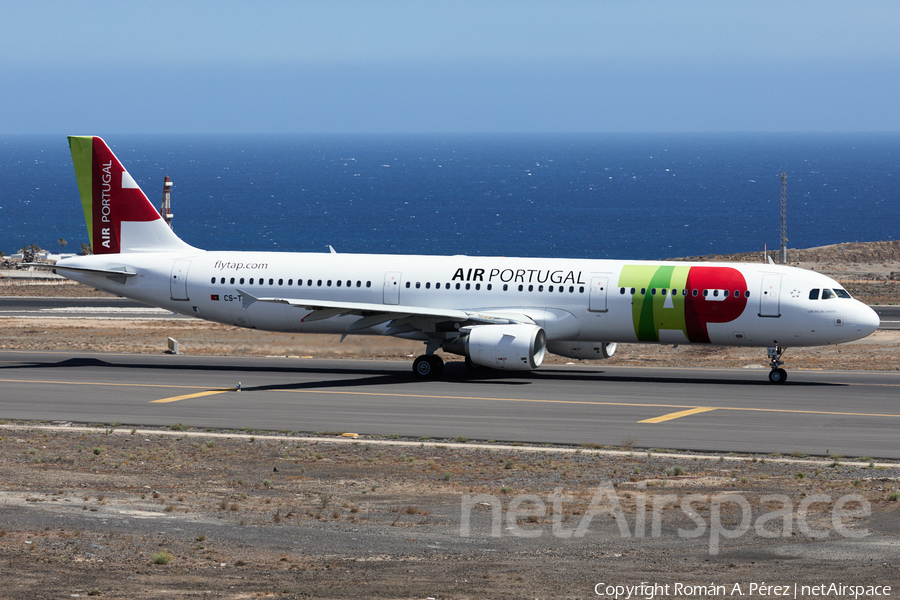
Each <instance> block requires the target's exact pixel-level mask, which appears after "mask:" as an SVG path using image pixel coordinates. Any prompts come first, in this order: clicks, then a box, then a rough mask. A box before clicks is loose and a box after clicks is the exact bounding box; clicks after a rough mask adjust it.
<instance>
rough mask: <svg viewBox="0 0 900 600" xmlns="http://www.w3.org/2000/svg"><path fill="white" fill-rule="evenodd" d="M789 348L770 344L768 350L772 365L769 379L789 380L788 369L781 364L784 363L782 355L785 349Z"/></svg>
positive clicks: (779, 381) (777, 380) (776, 380)
mask: <svg viewBox="0 0 900 600" xmlns="http://www.w3.org/2000/svg"><path fill="white" fill-rule="evenodd" d="M785 350H787V348H785V347H784V346H769V347H768V348H767V349H766V351H767V352H768V353H769V366H770V367H771V369H772V370H771V371H769V381H771V382H772V383H784V382H785V381H787V371H785V370H784V369H782V368H781V365H783V364H784V361H782V360H781V355H782V354H784V351H785Z"/></svg>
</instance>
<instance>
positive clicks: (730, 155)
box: [0, 133, 900, 259]
mask: <svg viewBox="0 0 900 600" xmlns="http://www.w3.org/2000/svg"><path fill="white" fill-rule="evenodd" d="M104 139H105V140H106V142H107V143H108V144H109V145H110V147H111V148H112V149H113V151H114V152H115V153H116V155H117V156H118V157H119V159H120V160H121V161H122V163H123V164H124V165H125V168H126V169H128V171H129V172H130V173H131V175H132V176H133V177H134V178H135V180H136V181H137V182H138V183H139V184H140V185H141V187H142V189H143V190H144V192H145V193H146V194H147V196H148V197H149V198H150V201H151V202H152V203H153V204H154V205H156V206H157V208H158V207H159V206H160V201H161V197H162V189H163V178H164V177H165V176H166V175H168V176H169V177H170V178H171V179H172V180H173V182H174V188H173V189H172V208H173V213H174V215H175V218H174V222H173V226H174V229H175V231H176V233H177V234H178V235H179V236H180V237H182V239H184V240H185V241H186V242H188V243H189V244H192V245H194V246H196V247H198V248H203V249H207V250H259V251H297V252H327V251H328V246H329V245H330V246H333V247H334V248H335V250H337V251H338V252H354V253H356V252H371V253H385V254H432V255H434V254H468V255H481V256H488V255H503V256H547V257H551V256H552V257H566V258H616V259H664V258H672V257H679V256H697V255H704V254H726V253H736V252H751V251H761V250H762V249H763V246H764V245H766V246H768V248H769V249H776V248H778V246H779V239H780V237H779V236H780V197H781V180H780V176H779V174H780V172H781V171H782V170H785V171H786V172H787V198H788V200H787V227H788V229H787V232H788V239H789V243H788V246H789V247H790V248H806V247H813V246H822V245H828V244H835V243H841V242H857V241H881V240H893V239H898V238H900V202H898V198H900V181H898V174H900V134H896V133H890V134H869V133H864V134H845V133H840V134H795V133H792V134H579V135H575V134H558V135H552V134H503V135H500V134H478V135H474V134H473V135H462V134H460V135H438V134H419V135H235V136H226V135H111V136H104ZM60 238H63V239H65V240H66V241H67V242H68V244H67V246H66V247H65V251H66V252H78V251H79V249H80V245H81V243H84V242H87V231H86V228H85V224H84V216H83V213H82V210H81V203H80V201H79V196H78V191H77V186H76V182H75V175H74V169H73V168H72V164H71V156H70V155H69V149H68V143H67V140H66V137H65V135H60V136H8V135H7V136H0V251H3V252H5V253H7V254H12V253H14V252H17V251H18V250H19V249H20V248H22V247H23V246H26V245H29V244H38V245H40V246H41V247H42V248H44V249H47V250H51V251H55V252H58V251H59V250H60V245H59V244H58V240H59V239H60Z"/></svg>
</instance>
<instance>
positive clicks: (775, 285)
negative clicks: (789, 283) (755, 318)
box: [759, 274, 781, 317]
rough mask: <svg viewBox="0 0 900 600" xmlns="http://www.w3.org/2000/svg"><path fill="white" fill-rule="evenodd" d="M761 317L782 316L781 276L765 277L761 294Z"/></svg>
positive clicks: (769, 275) (770, 275) (771, 275)
mask: <svg viewBox="0 0 900 600" xmlns="http://www.w3.org/2000/svg"><path fill="white" fill-rule="evenodd" d="M759 316H761V317H780V316H781V275H776V274H767V275H763V279H762V289H761V290H760V293H759Z"/></svg>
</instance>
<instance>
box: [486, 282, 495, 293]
mask: <svg viewBox="0 0 900 600" xmlns="http://www.w3.org/2000/svg"><path fill="white" fill-rule="evenodd" d="M492 289H494V284H493V283H489V284H488V286H487V291H491V290H492Z"/></svg>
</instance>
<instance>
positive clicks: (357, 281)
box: [356, 279, 362, 287]
mask: <svg viewBox="0 0 900 600" xmlns="http://www.w3.org/2000/svg"><path fill="white" fill-rule="evenodd" d="M356 287H362V281H360V280H359V279H357V280H356Z"/></svg>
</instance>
